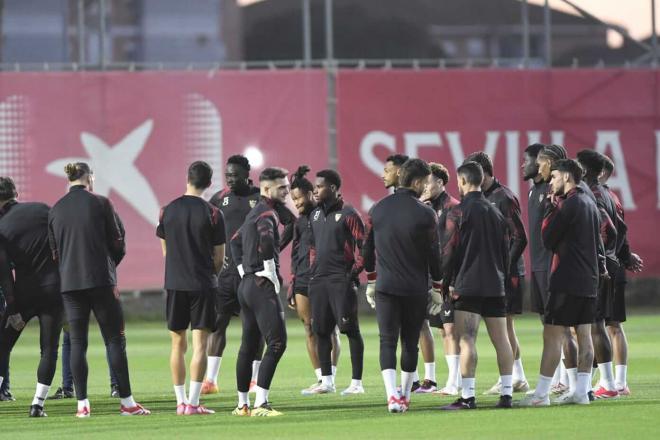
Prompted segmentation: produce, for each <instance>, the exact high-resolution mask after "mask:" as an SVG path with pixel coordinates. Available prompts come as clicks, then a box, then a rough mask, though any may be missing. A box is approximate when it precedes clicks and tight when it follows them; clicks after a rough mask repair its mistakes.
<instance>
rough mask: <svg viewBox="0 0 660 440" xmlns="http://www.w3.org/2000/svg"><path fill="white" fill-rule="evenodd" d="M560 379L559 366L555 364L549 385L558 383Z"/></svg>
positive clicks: (552, 385)
mask: <svg viewBox="0 0 660 440" xmlns="http://www.w3.org/2000/svg"><path fill="white" fill-rule="evenodd" d="M559 363H560V364H561V361H559ZM560 381H561V367H560V366H559V365H557V368H555V374H554V375H553V376H552V381H551V382H550V386H551V387H554V386H556V385H557V384H559V382H560Z"/></svg>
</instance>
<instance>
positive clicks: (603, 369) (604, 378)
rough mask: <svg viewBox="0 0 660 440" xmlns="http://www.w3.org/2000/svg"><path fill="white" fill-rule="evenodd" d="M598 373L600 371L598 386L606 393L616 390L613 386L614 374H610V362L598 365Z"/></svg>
mask: <svg viewBox="0 0 660 440" xmlns="http://www.w3.org/2000/svg"><path fill="white" fill-rule="evenodd" d="M598 371H600V384H601V386H603V387H604V388H605V389H606V390H607V391H614V390H616V386H615V385H614V373H613V372H612V362H604V363H602V364H598Z"/></svg>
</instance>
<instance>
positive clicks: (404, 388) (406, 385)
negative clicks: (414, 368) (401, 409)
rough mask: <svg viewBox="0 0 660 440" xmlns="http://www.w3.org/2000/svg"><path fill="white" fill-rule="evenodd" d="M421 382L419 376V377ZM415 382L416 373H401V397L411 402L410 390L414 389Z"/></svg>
mask: <svg viewBox="0 0 660 440" xmlns="http://www.w3.org/2000/svg"><path fill="white" fill-rule="evenodd" d="M417 380H419V376H418V377H417ZM414 381H415V373H408V372H407V371H401V397H405V398H406V399H408V400H410V390H411V389H412V384H413V382H414Z"/></svg>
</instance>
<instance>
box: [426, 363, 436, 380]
mask: <svg viewBox="0 0 660 440" xmlns="http://www.w3.org/2000/svg"><path fill="white" fill-rule="evenodd" d="M424 380H430V381H431V382H435V362H424Z"/></svg>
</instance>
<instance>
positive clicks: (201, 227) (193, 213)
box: [156, 195, 226, 291]
mask: <svg viewBox="0 0 660 440" xmlns="http://www.w3.org/2000/svg"><path fill="white" fill-rule="evenodd" d="M156 235H157V236H158V237H160V238H162V239H163V240H165V244H166V250H167V252H166V253H165V289H168V290H185V291H197V290H208V289H213V288H216V287H218V277H217V274H216V273H215V267H214V265H213V254H214V250H213V248H214V246H220V245H222V244H225V241H226V239H225V224H224V221H223V218H222V212H220V210H219V209H218V208H216V207H215V206H213V205H211V204H210V203H208V202H206V201H205V200H203V199H202V198H200V197H196V196H188V195H184V196H181V197H179V198H178V199H175V200H173V201H172V202H170V204H169V205H167V206H166V207H164V208H163V209H161V210H160V220H159V222H158V227H157V228H156ZM225 248H226V246H225Z"/></svg>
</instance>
